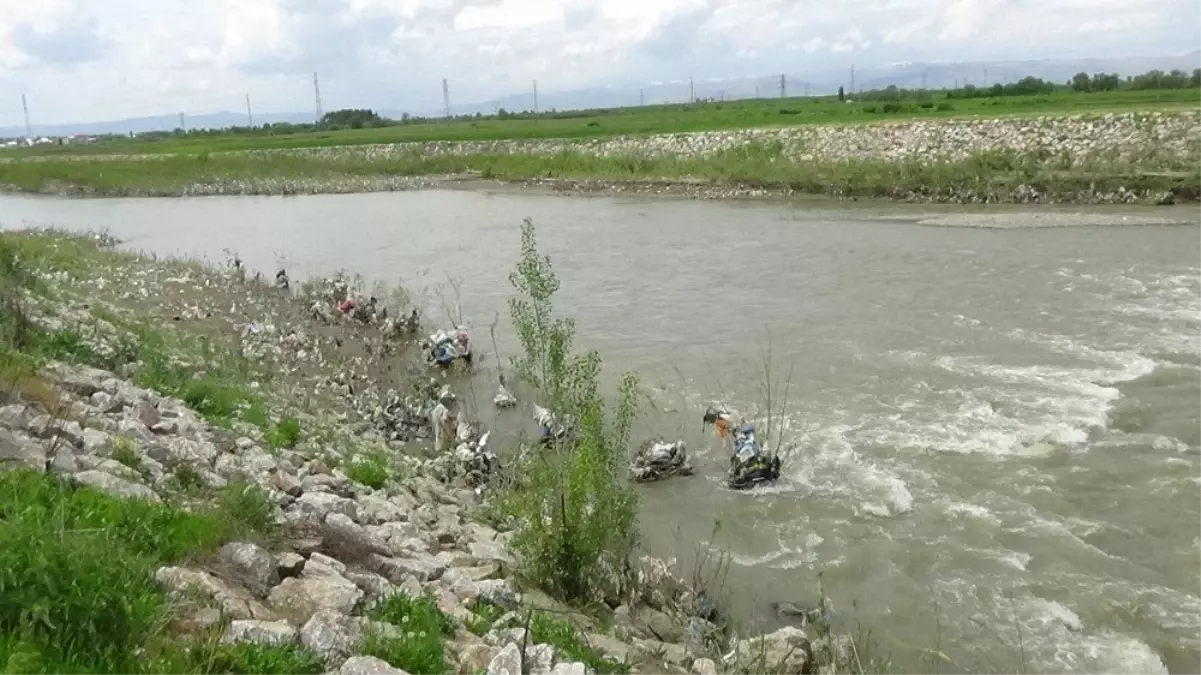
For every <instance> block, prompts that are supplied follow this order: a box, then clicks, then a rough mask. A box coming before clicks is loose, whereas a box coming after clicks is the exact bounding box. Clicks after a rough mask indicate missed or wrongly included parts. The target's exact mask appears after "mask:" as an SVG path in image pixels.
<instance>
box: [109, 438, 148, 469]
mask: <svg viewBox="0 0 1201 675" xmlns="http://www.w3.org/2000/svg"><path fill="white" fill-rule="evenodd" d="M113 459H115V460H117V461H118V462H120V463H122V464H124V465H125V466H127V467H129V468H131V469H133V470H134V471H140V470H141V468H142V456H141V455H140V454H139V453H138V446H137V443H136V442H135V441H134V440H133V439H131V438H126V437H124V436H118V437H117V438H114V439H113Z"/></svg>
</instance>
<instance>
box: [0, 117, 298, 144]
mask: <svg viewBox="0 0 1201 675" xmlns="http://www.w3.org/2000/svg"><path fill="white" fill-rule="evenodd" d="M312 121H313V113H311V112H309V113H255V114H254V123H255V124H263V123H265V122H269V123H271V124H275V123H277V122H292V123H298V122H312ZM246 122H247V119H246V113H234V112H225V111H222V112H216V113H209V114H207V115H186V116H185V117H184V123H185V124H186V125H187V127H188V128H189V129H221V128H224V127H232V126H237V125H242V126H245V124H246ZM177 128H179V115H155V116H153V117H134V118H131V119H124V120H115V121H111V122H80V123H77V124H70V123H68V124H34V125H33V133H34V135H35V136H70V135H72V134H80V135H93V134H128V133H130V132H133V133H135V134H139V133H145V132H147V131H171V130H172V129H177ZM24 137H25V127H0V138H24Z"/></svg>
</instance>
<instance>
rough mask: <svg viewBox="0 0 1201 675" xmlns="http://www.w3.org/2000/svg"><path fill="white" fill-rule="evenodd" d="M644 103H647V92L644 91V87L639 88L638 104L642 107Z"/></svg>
mask: <svg viewBox="0 0 1201 675" xmlns="http://www.w3.org/2000/svg"><path fill="white" fill-rule="evenodd" d="M644 105H646V92H645V91H643V90H642V89H639V90H638V106H639V107H642V106H644Z"/></svg>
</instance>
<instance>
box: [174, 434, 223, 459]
mask: <svg viewBox="0 0 1201 675" xmlns="http://www.w3.org/2000/svg"><path fill="white" fill-rule="evenodd" d="M167 452H168V453H169V454H170V457H171V459H172V460H173V461H174V462H177V463H181V464H191V465H194V466H203V467H212V465H213V460H215V459H217V454H218V453H217V447H216V446H214V445H213V444H212V443H209V442H208V441H195V440H192V439H188V438H183V437H181V436H173V437H171V438H170V439H168V441H167Z"/></svg>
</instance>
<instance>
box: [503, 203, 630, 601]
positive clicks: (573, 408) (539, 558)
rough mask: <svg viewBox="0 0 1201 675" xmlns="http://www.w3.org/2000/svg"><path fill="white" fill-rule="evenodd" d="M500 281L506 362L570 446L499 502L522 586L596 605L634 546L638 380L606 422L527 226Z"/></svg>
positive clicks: (594, 374) (591, 360) (556, 447)
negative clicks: (512, 292) (560, 423)
mask: <svg viewBox="0 0 1201 675" xmlns="http://www.w3.org/2000/svg"><path fill="white" fill-rule="evenodd" d="M509 279H510V282H511V283H512V284H513V286H514V288H515V289H516V290H517V291H518V293H519V294H520V295H519V297H517V298H513V299H511V300H510V305H509V308H510V313H511V315H512V320H513V326H514V328H515V330H516V332H517V337H518V340H519V341H520V343H521V346H522V350H523V354H522V356H520V357H517V358H514V359H513V369H514V372H516V373H517V374H518V376H519V377H521V378H522V379H523V380H524V381H525V382H527V383H528V384H530V385H531V386H532V387H534V388H535V389H536V390H537V392H538V393H539V395H540V396H541V398H542V404H543V405H544V406H546V407H547V408H548V409H550V410H551V411H552V412H554V413H555V414H556V415H557V416H559V417H560V419H562V420H565V421H569V423H570V424H571V426H572V432H571V434H569V436H568V438H569V439H570V440H565V441H561V442H558V443H555V444H553V446H552V447H550V448H547V449H546V450H544V451H542V452H537V453H531V454H532V455H533V456H532V457H531V458H530V459H529V460H527V465H526V466H523V467H521V472H522V474H523V476H524V477H525V478H526V480H524V481H523V483H524V484H523V485H522V486H521V487H520V488H519V489H515V490H512V491H510V492H508V493H506V494H505V495H504V501H505V510H506V511H507V512H508V513H509V514H510V515H511V516H512V517H513V518H514V520H515V521H516V523H517V531H516V533H515V536H514V538H513V544H514V546H515V547H516V548H517V549H518V550H519V551H520V552H521V554H522V559H523V565H524V567H523V570H522V572H523V574H524V576H526V577H527V578H528V579H529V580H530V581H531V582H533V583H535V584H538V585H540V586H542V587H543V588H544V589H545V590H547V591H548V592H550V593H553V594H555V595H557V596H559V597H560V598H562V599H563V600H566V601H568V602H573V603H583V604H586V603H590V602H595V601H598V600H600V599H602V598H603V596H604V594H605V593H606V592H607V591H610V592H611V591H616V590H619V589H617V588H615V585H618V584H620V583H621V582H622V581H623V579H624V573H625V571H626V570H627V569H628V566H629V557H630V555H631V553H632V551H633V549H634V547H635V545H636V544H637V539H638V531H637V493H635V492H634V491H633V489H632V488H631V487H630V486H629V485H628V484H627V483H625V481H623V480H621V479H620V478H619V471H620V470H621V468H622V465H623V463H624V460H625V458H626V453H627V451H626V447H627V442H628V439H629V431H630V424H631V423H632V421H633V418H634V411H635V392H636V388H637V380H636V378H635V377H634V376H633V375H631V374H626V375H625V376H623V377H622V379H621V383H620V386H619V393H618V400H617V405H616V406H615V409H614V411H613V413H612V414H611V415H610V416H607V415H606V410H605V402H604V400H603V398H602V396H601V394H600V392H599V378H600V372H601V359H600V356H599V355H598V354H597V353H596V352H595V351H588V352H586V353H584V354H572V352H571V347H572V340H573V338H574V336H575V324H574V322H573V321H572V320H571V319H564V318H556V317H555V316H554V312H553V303H552V300H553V297H554V294H555V292H556V291H558V289H559V281H558V279H557V278H556V277H555V274H554V270H553V269H552V268H551V262H550V258H549V257H545V256H542V255H540V254H539V252H538V248H537V243H536V241H535V236H534V225H533V223H532V222H531V221H530V220H529V219H528V218H527V219H526V220H525V221H524V223H523V225H522V231H521V258H520V260H519V262H518V264H517V269H516V271H515V272H513V273H512V274H510V276H509ZM606 417H610V419H606Z"/></svg>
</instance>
